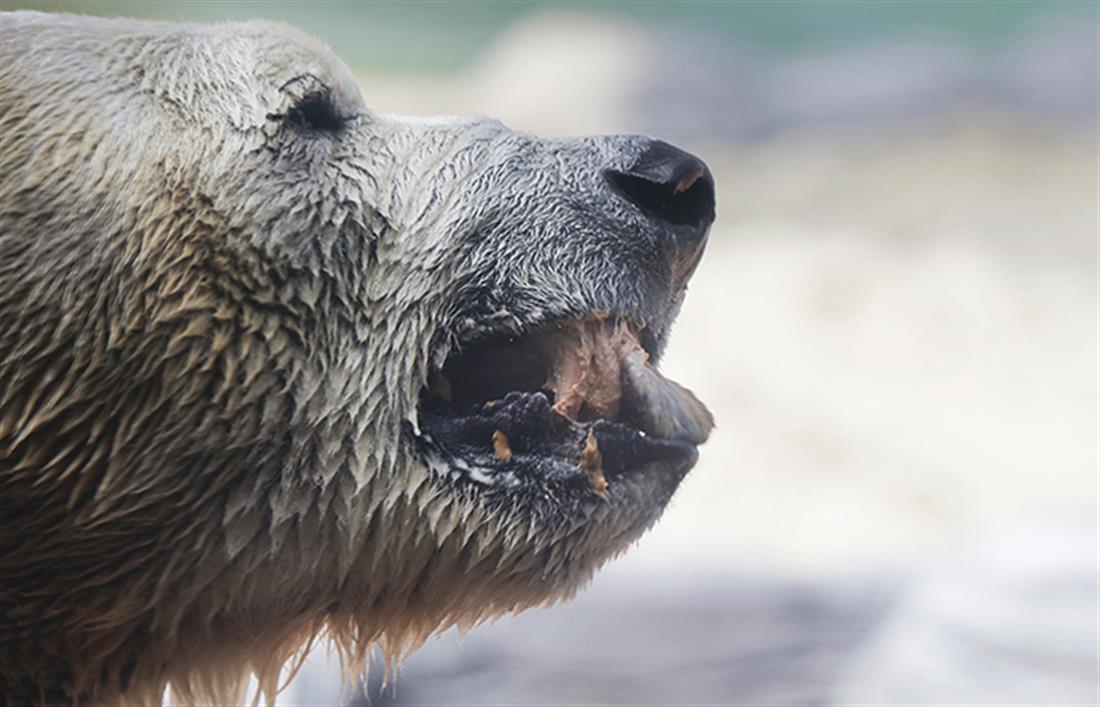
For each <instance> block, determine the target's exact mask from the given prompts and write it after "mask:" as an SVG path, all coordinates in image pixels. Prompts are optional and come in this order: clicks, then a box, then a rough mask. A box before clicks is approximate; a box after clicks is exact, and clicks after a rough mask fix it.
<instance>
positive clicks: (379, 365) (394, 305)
mask: <svg viewBox="0 0 1100 707" xmlns="http://www.w3.org/2000/svg"><path fill="white" fill-rule="evenodd" d="M0 17H2V19H0V30H2V42H0V59H2V62H0V159H2V180H0V253H2V257H0V693H2V694H4V695H5V696H6V697H7V699H9V700H10V701H12V702H13V703H23V702H26V701H31V702H34V701H37V702H40V703H73V702H79V703H94V702H98V701H106V702H111V703H119V704H123V703H127V704H150V703H155V702H158V701H159V700H160V698H161V696H162V694H163V692H164V690H165V689H166V688H168V689H170V690H171V692H172V694H173V695H174V698H175V700H176V701H177V703H215V704H229V703H236V702H238V701H239V700H240V699H241V698H242V695H243V689H244V686H245V685H246V682H247V677H248V676H249V675H255V676H256V677H257V678H258V679H259V682H260V685H261V688H262V690H263V693H264V694H265V695H267V697H268V698H269V699H273V698H274V694H275V692H276V689H277V687H278V686H277V680H278V676H279V673H280V671H281V670H282V669H283V668H284V666H285V665H287V664H288V662H291V663H292V661H293V660H294V659H295V657H296V656H300V655H301V654H302V651H303V650H304V648H303V646H308V645H309V644H310V643H311V642H312V641H315V640H331V641H332V642H333V643H334V644H335V646H336V648H337V649H338V651H339V652H340V655H341V656H342V661H343V664H344V667H345V670H346V674H347V675H348V676H352V677H354V676H355V675H358V674H359V673H360V671H361V670H362V669H363V666H364V664H365V662H366V660H367V657H368V654H369V651H370V650H371V647H372V646H375V645H377V646H379V647H380V648H381V649H382V650H383V651H384V653H385V655H386V656H388V658H389V659H390V660H398V659H400V658H401V657H402V656H404V655H406V654H407V653H408V652H409V651H410V650H412V649H414V648H415V647H416V646H418V645H419V644H420V643H421V642H422V641H423V640H424V639H425V638H426V637H427V636H428V635H430V634H431V633H433V632H436V631H439V630H442V629H445V628H447V627H449V626H452V625H456V624H457V625H460V626H466V627H468V626H472V625H474V624H476V623H478V622H479V621H482V620H483V619H485V618H487V617H491V616H495V615H498V614H500V613H503V612H507V611H514V610H518V609H522V608H525V607H529V606H533V605H536V604H541V603H544V602H548V601H554V600H557V599H561V598H565V597H568V596H570V595H571V594H572V593H574V592H575V591H576V590H577V588H578V587H579V586H581V585H582V584H583V583H584V582H585V581H586V580H587V579H588V578H589V577H590V576H591V574H592V572H593V571H594V570H595V569H596V568H597V567H598V566H599V565H600V564H601V563H602V562H604V561H606V560H607V559H608V558H609V557H611V556H613V555H615V554H617V553H619V552H621V551H622V550H623V549H625V548H626V547H627V546H628V545H629V544H630V543H631V542H632V541H633V540H634V539H635V538H636V537H638V535H639V534H640V533H642V532H643V531H644V529H645V528H646V527H648V526H649V525H650V524H651V523H652V522H653V521H654V520H655V518H656V517H657V515H658V514H659V512H660V509H661V507H662V506H663V504H664V502H665V501H667V499H668V497H669V496H670V495H671V493H672V491H673V490H674V488H675V486H676V483H677V482H678V480H679V477H678V476H675V475H670V474H665V473H664V472H662V471H661V470H659V469H654V470H652V471H651V472H650V473H647V474H637V475H634V476H632V477H631V478H630V479H627V480H624V481H621V482H619V483H617V484H615V485H614V487H613V488H612V489H610V492H609V495H608V499H607V501H606V502H602V501H601V502H599V503H589V502H588V501H586V502H584V503H583V504H582V503H580V502H577V503H572V502H571V503H558V502H556V501H555V500H554V499H550V498H547V499H545V501H539V502H538V503H535V504H532V503H530V502H526V501H524V502H521V501H520V500H517V499H514V498H510V497H508V495H507V494H500V493H490V492H484V493H483V492H479V491H477V490H476V489H473V488H471V487H469V486H462V485H455V484H451V483H448V482H446V480H444V479H441V478H440V477H438V476H437V475H435V474H433V473H432V472H430V471H429V470H428V468H427V467H426V466H425V464H424V463H423V462H422V461H421V460H420V459H419V458H418V457H417V456H416V454H415V451H414V449H413V447H412V446H411V445H410V443H409V441H408V434H407V430H408V429H415V426H416V422H417V421H416V415H417V412H416V411H417V400H418V393H419V391H420V389H421V388H422V386H423V385H424V383H425V380H426V377H427V374H428V371H429V368H430V367H431V366H432V365H438V364H439V363H440V362H442V361H443V360H444V358H445V357H446V355H447V354H448V352H449V351H450V350H451V348H452V347H453V346H454V345H455V342H456V341H457V340H459V339H460V338H461V337H462V336H465V335H468V334H469V333H470V332H471V331H476V330H477V329H478V328H479V327H490V326H491V327H494V328H496V329H501V328H503V329H505V330H507V329H509V328H513V329H515V330H520V329H522V328H524V327H530V326H536V325H538V324H539V323H540V322H545V321H547V320H549V319H551V318H553V317H560V316H576V315H579V314H583V313H586V312H592V311H596V310H600V309H617V310H620V311H624V312H629V313H631V314H632V315H633V316H636V317H637V318H638V319H640V320H645V321H649V322H652V323H653V324H654V330H655V331H656V332H657V333H658V336H659V337H663V333H664V331H666V330H667V324H668V322H669V321H671V318H672V317H673V315H674V314H675V312H676V310H677V308H678V307H679V304H680V300H681V297H682V291H680V285H682V283H679V284H677V285H674V284H672V283H673V280H674V278H673V277H672V274H671V273H672V270H671V268H672V266H671V265H670V261H669V259H668V256H667V254H666V253H665V252H664V251H663V245H662V243H661V242H660V239H659V237H658V236H657V235H656V234H654V233H652V228H651V226H649V225H648V222H647V221H646V219H645V218H644V217H643V216H642V215H640V214H639V213H638V212H637V210H636V209H635V208H634V207H632V206H631V205H630V204H629V203H627V202H626V201H624V200H622V199H618V198H615V197H614V196H612V195H611V193H610V192H609V190H608V186H607V184H606V182H605V180H604V179H603V177H602V172H603V170H606V169H623V168H625V167H626V166H627V165H630V164H631V163H632V162H633V160H634V159H635V158H636V157H637V155H638V154H639V152H640V151H641V150H642V149H643V147H644V146H645V144H646V140H645V139H643V138H637V137H604V138H587V139H577V140H561V141H543V140H538V139H536V138H533V137H531V136H527V135H523V134H518V133H514V132H511V131H509V130H507V129H506V128H504V127H503V126H502V125H500V124H499V123H496V122H494V121H491V120H484V119H468V120H467V119H461V120H460V119H441V120H418V119H404V118H398V117H394V116H386V115H383V114H378V113H374V112H371V111H369V110H368V109H367V108H366V107H365V105H364V104H363V100H362V98H361V96H360V93H359V89H358V88H357V86H356V85H355V83H354V82H353V81H352V79H351V77H350V75H349V73H348V72H347V70H346V69H345V68H344V67H343V65H342V64H340V63H339V62H338V61H337V60H336V59H335V58H333V57H332V56H331V54H330V53H329V52H328V50H327V49H325V48H324V47H323V46H321V45H320V44H319V43H317V42H316V41H314V40H312V39H310V38H308V37H305V36H303V35H301V34H299V33H298V32H296V31H294V30H292V29H290V28H287V27H284V26H281V25H274V24H269V23H244V24H225V25H214V26H196V25H175V24H163V23H147V22H133V21H125V20H101V19H93V18H86V17H75V16H67V15H45V14H39V13H30V12H18V13H5V14H3V15H2V16H0ZM311 96H323V98H324V101H325V102H326V104H327V105H329V106H331V107H332V110H333V111H334V114H336V115H338V117H339V119H340V121H341V127H340V128H339V129H338V130H327V131H326V130H316V129H313V128H310V127H308V126H307V127H305V128H303V127H302V126H301V125H296V124H295V123H296V121H298V120H299V118H298V117H296V114H295V113H294V110H295V107H296V106H300V105H302V103H303V101H305V100H307V99H309V98H310V97H311Z"/></svg>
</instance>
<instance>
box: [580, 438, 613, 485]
mask: <svg viewBox="0 0 1100 707" xmlns="http://www.w3.org/2000/svg"><path fill="white" fill-rule="evenodd" d="M581 471H582V472H583V473H584V475H585V476H586V477H587V478H588V488H590V489H592V490H593V491H594V492H595V493H596V495H597V496H599V497H600V498H602V499H603V500H605V501H606V500H607V477H606V476H604V475H603V457H602V456H601V455H600V443H599V442H598V441H597V440H596V435H595V434H593V432H592V430H591V429H590V430H588V436H587V437H585V438H584V449H583V450H582V451H581Z"/></svg>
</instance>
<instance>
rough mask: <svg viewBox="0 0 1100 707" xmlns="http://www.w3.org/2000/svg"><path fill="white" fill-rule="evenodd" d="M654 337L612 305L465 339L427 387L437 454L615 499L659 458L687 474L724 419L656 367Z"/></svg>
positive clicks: (454, 471) (502, 477)
mask: <svg viewBox="0 0 1100 707" xmlns="http://www.w3.org/2000/svg"><path fill="white" fill-rule="evenodd" d="M647 338H649V337H647V336H646V332H645V328H644V326H641V325H639V324H638V323H636V322H633V321H631V320H630V319H628V318H626V317H622V316H619V315H613V314H608V313H600V314H592V315H588V316H585V317H581V318H577V319H567V320H559V321H555V322H552V323H550V324H548V325H545V326H543V327H541V328H539V329H537V330H535V331H533V332H530V333H528V334H526V335H524V336H518V337H516V336H500V337H496V338H490V339H485V340H482V341H479V342H477V343H475V344H472V345H469V346H467V347H464V348H463V349H462V350H461V351H459V352H457V353H456V354H454V355H452V356H451V357H450V358H449V359H448V360H447V361H446V362H445V364H444V366H443V368H442V370H439V371H436V372H433V373H432V375H431V377H430V379H429V382H428V386H427V388H426V389H425V390H424V391H423V393H422V395H421V401H420V415H419V424H420V429H419V430H418V433H417V439H418V441H419V443H420V445H421V448H422V450H423V452H424V456H425V458H426V459H427V461H428V463H429V465H430V466H431V467H432V468H433V469H434V470H435V471H437V472H438V473H441V474H444V475H446V476H448V477H450V478H453V479H466V480H469V481H472V482H474V483H476V484H479V485H482V486H486V487H496V488H502V489H503V488H515V487H520V486H533V487H535V488H537V489H538V490H540V492H543V493H550V494H551V495H553V494H554V492H555V490H572V491H575V492H579V493H582V494H585V495H591V494H594V495H595V496H598V497H601V498H603V499H604V500H608V499H609V498H610V496H611V495H613V494H614V490H615V487H616V483H617V481H619V480H620V479H622V478H624V477H625V476H627V475H630V474H631V473H632V472H636V471H639V470H641V469H643V468H646V467H649V466H650V465H652V464H653V463H655V462H660V463H661V466H662V467H667V468H671V469H673V470H674V471H675V472H676V473H677V474H678V475H679V476H682V475H683V474H684V473H687V471H688V470H690V468H691V467H692V466H693V465H694V463H695V459H696V457H697V451H696V446H697V445H699V444H702V443H703V442H704V441H705V440H706V438H707V436H708V434H709V433H710V430H711V428H712V427H713V425H714V422H713V418H712V417H711V414H710V412H709V411H708V410H707V409H706V407H705V406H704V405H703V404H702V403H701V402H700V401H699V400H698V399H696V397H695V396H694V395H693V394H692V393H691V392H690V391H689V390H687V389H686V388H684V387H683V386H680V385H679V384H677V383H675V382H673V381H671V380H669V379H667V378H665V377H664V376H663V375H662V374H661V373H660V372H659V371H658V370H657V369H656V367H655V366H654V365H653V363H652V362H651V360H650V350H647V348H646V346H645V345H644V342H645V341H646V340H647Z"/></svg>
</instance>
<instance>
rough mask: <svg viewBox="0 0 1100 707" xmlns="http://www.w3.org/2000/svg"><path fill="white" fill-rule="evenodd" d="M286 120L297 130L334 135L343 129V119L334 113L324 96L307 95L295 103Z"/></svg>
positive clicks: (334, 108) (330, 102)
mask: <svg viewBox="0 0 1100 707" xmlns="http://www.w3.org/2000/svg"><path fill="white" fill-rule="evenodd" d="M286 120H287V122H289V123H290V124H291V125H293V126H294V127H296V128H298V129H299V130H305V131H310V132H329V133H334V132H337V131H339V130H340V129H341V128H343V127H344V124H345V122H346V121H345V119H344V118H343V117H341V116H340V115H339V114H338V113H337V112H336V107H335V106H333V105H332V101H330V100H329V99H328V98H327V97H326V96H323V95H317V94H313V95H309V96H306V97H305V98H303V99H301V100H300V101H298V102H297V103H295V104H294V105H293V106H292V107H291V108H290V110H288V111H287V113H286Z"/></svg>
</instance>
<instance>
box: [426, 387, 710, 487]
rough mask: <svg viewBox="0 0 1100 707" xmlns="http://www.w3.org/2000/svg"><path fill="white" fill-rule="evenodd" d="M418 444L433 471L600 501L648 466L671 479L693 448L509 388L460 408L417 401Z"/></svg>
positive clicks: (682, 470)
mask: <svg viewBox="0 0 1100 707" xmlns="http://www.w3.org/2000/svg"><path fill="white" fill-rule="evenodd" d="M420 425H421V430H420V432H419V435H418V442H419V444H420V446H421V449H422V451H423V452H424V453H425V457H426V459H427V460H428V462H429V465H430V466H432V467H433V468H434V470H435V471H436V472H437V473H440V474H443V475H447V476H449V477H451V478H453V479H455V480H460V479H462V480H466V481H470V482H473V483H475V484H478V485H481V486H486V487H494V488H519V487H528V488H536V489H544V490H545V489H548V490H551V491H554V490H557V491H560V492H562V493H565V494H574V495H579V496H582V497H583V496H585V495H592V494H594V495H595V496H597V497H601V498H603V499H604V500H605V501H606V500H608V499H609V498H610V499H614V498H615V489H616V486H617V484H619V483H621V482H623V481H624V480H625V479H626V478H628V477H629V476H630V475H631V474H634V473H636V472H639V471H640V470H643V469H646V468H651V467H652V466H653V465H654V464H658V465H660V466H661V467H662V468H667V469H668V470H669V472H670V473H671V474H672V475H673V476H675V477H676V481H678V480H679V478H680V477H682V476H683V475H684V474H686V473H687V472H688V471H689V470H690V469H691V467H692V466H693V465H694V463H695V460H696V458H697V456H698V452H697V450H696V448H695V446H694V445H692V444H690V443H689V442H686V441H681V440H671V439H661V438H656V437H652V436H647V435H645V434H644V433H641V432H639V431H638V430H635V429H633V428H631V427H629V426H627V425H624V424H620V423H616V422H609V421H606V420H597V421H594V422H577V421H574V420H571V419H568V418H566V417H563V416H561V415H559V414H558V413H556V412H554V410H553V409H552V407H551V403H550V400H549V398H548V396H547V395H546V394H545V393H542V392H514V393H509V394H507V395H506V396H504V397H503V398H502V399H500V400H496V401H492V402H489V403H486V404H484V405H482V406H479V407H476V408H474V409H470V410H466V411H455V410H453V409H449V408H448V406H447V405H446V403H443V402H442V401H439V400H435V401H432V400H428V401H425V403H424V404H423V405H422V406H421V411H420Z"/></svg>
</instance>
